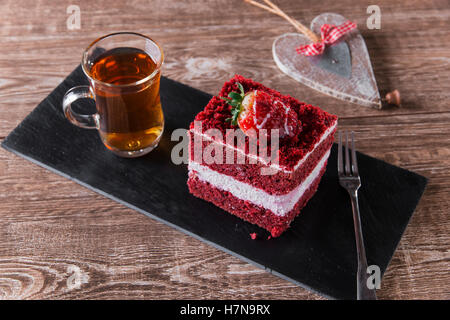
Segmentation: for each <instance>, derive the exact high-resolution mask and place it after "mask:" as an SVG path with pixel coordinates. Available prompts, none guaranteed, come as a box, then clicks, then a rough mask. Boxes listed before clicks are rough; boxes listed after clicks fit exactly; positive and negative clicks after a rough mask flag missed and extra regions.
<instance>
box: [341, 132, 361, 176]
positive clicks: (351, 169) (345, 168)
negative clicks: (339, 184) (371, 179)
mask: <svg viewBox="0 0 450 320" xmlns="http://www.w3.org/2000/svg"><path fill="white" fill-rule="evenodd" d="M343 134H344V135H345V142H344V143H345V165H344V161H343V160H344V159H343V156H342V152H343V151H342V135H343ZM351 144H352V146H351V153H352V160H351V162H350V154H349V149H350V148H349V139H348V131H344V132H342V131H339V145H338V174H339V176H353V177H357V176H358V175H359V172H358V163H357V160H356V151H355V133H354V132H353V131H352V132H351Z"/></svg>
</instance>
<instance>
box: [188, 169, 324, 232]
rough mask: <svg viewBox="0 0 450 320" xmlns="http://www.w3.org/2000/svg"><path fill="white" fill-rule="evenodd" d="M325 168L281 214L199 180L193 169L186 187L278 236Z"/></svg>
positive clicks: (308, 197) (300, 207)
mask: <svg viewBox="0 0 450 320" xmlns="http://www.w3.org/2000/svg"><path fill="white" fill-rule="evenodd" d="M325 170H326V164H325V165H324V166H323V167H322V168H321V170H320V173H319V175H318V176H317V177H316V178H315V179H314V181H312V183H311V184H310V185H309V186H308V188H307V189H306V190H305V192H304V193H303V194H302V196H301V197H300V198H299V199H298V200H297V202H296V203H295V206H294V207H293V208H292V209H291V210H290V211H289V212H287V213H286V214H285V215H283V216H280V215H277V214H275V213H273V212H272V211H271V210H270V209H266V208H264V207H262V206H258V205H255V204H254V203H252V202H250V201H246V200H243V199H240V198H238V197H236V196H234V195H233V194H232V193H231V192H228V191H224V190H221V189H219V188H217V187H214V186H212V185H211V184H210V183H208V182H204V181H202V180H200V179H199V177H198V176H197V173H196V172H195V171H190V173H189V179H188V187H189V191H190V192H191V193H192V194H193V195H194V196H196V197H198V198H201V199H203V200H206V201H209V202H212V203H214V204H215V205H216V206H218V207H220V208H222V209H224V210H225V211H228V212H229V213H232V214H234V215H235V216H238V217H239V218H241V219H243V220H245V221H248V222H250V223H253V224H256V225H258V226H260V227H261V228H263V229H266V230H267V231H269V232H270V233H271V235H272V237H278V236H280V235H281V234H282V233H283V232H284V231H285V230H286V229H287V228H289V225H290V223H291V222H292V220H294V218H295V217H296V216H297V215H298V214H299V213H300V211H301V209H302V208H303V207H304V206H305V205H306V203H307V202H308V201H309V199H311V197H312V196H313V195H314V193H315V192H316V191H317V187H318V186H319V183H320V179H321V178H322V175H323V174H324V172H325Z"/></svg>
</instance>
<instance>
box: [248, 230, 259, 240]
mask: <svg viewBox="0 0 450 320" xmlns="http://www.w3.org/2000/svg"><path fill="white" fill-rule="evenodd" d="M257 237H258V235H257V234H256V233H255V232H253V233H250V238H252V240H255V239H256V238H257Z"/></svg>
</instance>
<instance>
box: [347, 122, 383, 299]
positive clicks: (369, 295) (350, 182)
mask: <svg viewBox="0 0 450 320" xmlns="http://www.w3.org/2000/svg"><path fill="white" fill-rule="evenodd" d="M354 136H355V134H354V132H353V131H352V132H351V138H352V141H351V143H352V147H351V153H352V160H351V162H350V155H349V146H348V143H349V141H348V132H345V166H344V161H343V160H344V159H343V156H342V152H343V150H342V149H343V148H342V132H339V146H338V175H339V183H340V184H341V186H342V187H343V188H344V189H345V190H347V192H348V194H349V195H350V199H351V201H352V210H353V224H354V226H355V237H356V252H357V255H358V272H357V276H356V281H357V282H356V288H357V298H358V300H376V298H377V296H376V293H375V290H374V289H369V288H368V287H367V279H368V277H369V275H368V273H367V259H366V250H365V249H364V238H363V234H362V229H361V217H360V215H359V205H358V189H359V187H361V179H360V177H359V172H358V163H357V161H356V152H355V139H354Z"/></svg>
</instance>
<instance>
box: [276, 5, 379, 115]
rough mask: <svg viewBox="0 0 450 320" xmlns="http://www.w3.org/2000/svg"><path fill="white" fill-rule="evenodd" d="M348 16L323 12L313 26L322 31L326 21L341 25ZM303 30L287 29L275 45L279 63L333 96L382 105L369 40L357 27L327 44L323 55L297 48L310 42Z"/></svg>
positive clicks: (307, 82)
mask: <svg viewBox="0 0 450 320" xmlns="http://www.w3.org/2000/svg"><path fill="white" fill-rule="evenodd" d="M346 21H348V19H346V18H344V17H343V16H341V15H339V14H336V13H323V14H321V15H319V16H317V17H315V18H314V20H313V21H312V22H311V30H312V31H313V32H314V33H316V34H320V28H321V26H322V25H323V24H330V25H336V26H337V25H341V24H343V23H345V22H346ZM310 43H311V40H310V39H309V38H307V37H306V36H304V35H303V34H300V33H285V34H283V35H281V36H279V37H278V38H276V39H275V41H274V42H273V46H272V53H273V58H274V60H275V63H276V64H277V66H278V67H279V68H280V69H281V71H283V72H284V73H286V74H287V75H289V76H290V77H292V78H294V79H295V80H297V81H299V82H301V83H303V84H305V85H307V86H309V87H311V88H313V89H316V90H318V91H320V92H323V93H325V94H328V95H330V96H333V97H336V98H338V99H341V100H345V101H349V102H352V103H357V104H360V105H363V106H367V107H374V108H378V109H381V107H382V101H381V98H380V93H379V92H378V87H377V83H376V80H375V77H374V74H373V70H372V64H371V62H370V57H369V53H368V52H367V48H366V44H365V42H364V39H363V37H362V36H361V34H360V33H359V31H358V30H357V29H356V30H353V31H351V32H350V33H348V34H346V35H344V36H343V37H342V38H341V39H340V40H339V41H338V42H336V43H334V44H332V45H330V46H327V47H326V48H325V51H324V52H323V53H322V54H321V55H317V56H304V55H301V54H298V53H297V51H296V48H298V47H299V46H302V45H307V44H310Z"/></svg>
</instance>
